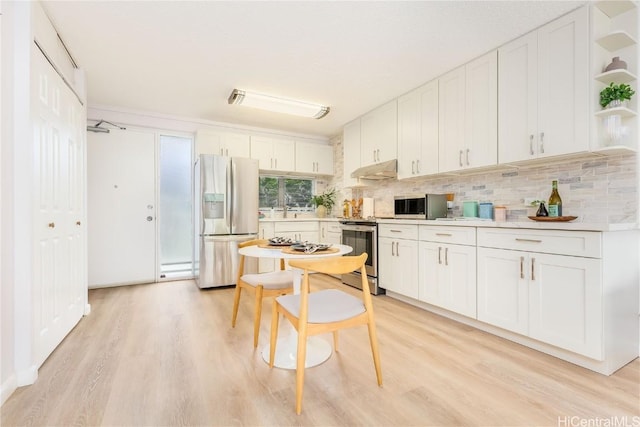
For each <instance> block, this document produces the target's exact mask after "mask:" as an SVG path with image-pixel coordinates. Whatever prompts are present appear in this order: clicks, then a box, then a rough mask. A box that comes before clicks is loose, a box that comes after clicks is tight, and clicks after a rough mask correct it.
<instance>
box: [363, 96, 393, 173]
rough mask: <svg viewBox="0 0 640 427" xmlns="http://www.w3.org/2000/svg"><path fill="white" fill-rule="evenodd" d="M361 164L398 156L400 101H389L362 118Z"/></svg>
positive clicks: (364, 164) (369, 163)
mask: <svg viewBox="0 0 640 427" xmlns="http://www.w3.org/2000/svg"><path fill="white" fill-rule="evenodd" d="M360 125H361V129H360V164H361V166H366V165H371V164H374V163H380V162H384V161H387V160H393V159H396V158H397V157H398V103H397V100H395V99H394V100H393V101H391V102H388V103H386V104H384V105H382V106H380V107H378V108H376V109H375V110H373V111H371V112H369V113H367V114H365V115H364V116H362V118H361V119H360Z"/></svg>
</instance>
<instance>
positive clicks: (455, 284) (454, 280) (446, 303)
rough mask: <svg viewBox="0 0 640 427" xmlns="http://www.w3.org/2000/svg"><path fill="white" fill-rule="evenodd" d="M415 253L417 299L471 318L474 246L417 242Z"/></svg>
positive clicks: (473, 307) (474, 262)
mask: <svg viewBox="0 0 640 427" xmlns="http://www.w3.org/2000/svg"><path fill="white" fill-rule="evenodd" d="M418 253H419V262H418V271H419V283H420V288H419V292H418V299H419V300H420V301H424V302H426V303H429V304H433V305H436V306H438V307H442V308H444V309H447V310H450V311H453V312H455V313H460V314H463V315H465V316H469V317H473V318H475V317H476V274H475V272H476V248H475V246H463V245H447V244H442V243H437V242H422V241H421V242H420V244H419V252H418Z"/></svg>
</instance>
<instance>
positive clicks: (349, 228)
mask: <svg viewBox="0 0 640 427" xmlns="http://www.w3.org/2000/svg"><path fill="white" fill-rule="evenodd" d="M340 229H341V230H342V231H365V232H374V231H375V230H376V227H371V226H369V225H342V226H340Z"/></svg>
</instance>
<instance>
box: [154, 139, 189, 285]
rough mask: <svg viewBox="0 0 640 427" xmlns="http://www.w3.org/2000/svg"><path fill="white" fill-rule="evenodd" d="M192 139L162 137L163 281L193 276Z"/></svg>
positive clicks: (161, 259)
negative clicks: (164, 279)
mask: <svg viewBox="0 0 640 427" xmlns="http://www.w3.org/2000/svg"><path fill="white" fill-rule="evenodd" d="M192 145H193V141H192V139H191V138H184V137H179V136H168V135H160V207H159V215H158V221H159V227H160V277H161V278H179V277H188V276H190V275H191V274H192V263H193V250H192V248H193V237H192V236H193V222H192V217H193V215H192V200H193V199H192V197H191V187H192V183H191V180H192V178H191V177H192V173H191V170H192Z"/></svg>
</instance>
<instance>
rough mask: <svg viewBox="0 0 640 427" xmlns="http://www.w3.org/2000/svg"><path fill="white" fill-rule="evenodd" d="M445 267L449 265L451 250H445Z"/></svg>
mask: <svg viewBox="0 0 640 427" xmlns="http://www.w3.org/2000/svg"><path fill="white" fill-rule="evenodd" d="M444 265H449V248H444Z"/></svg>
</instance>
